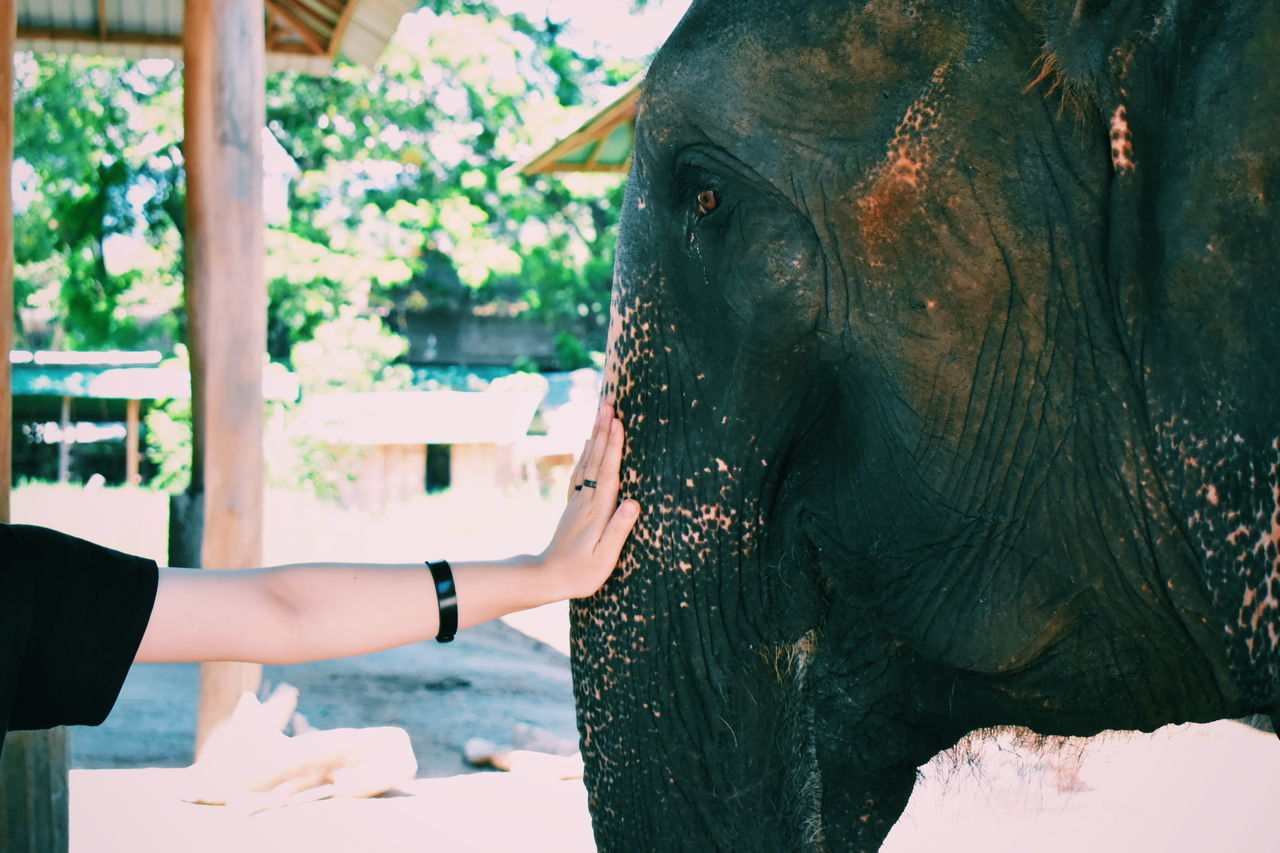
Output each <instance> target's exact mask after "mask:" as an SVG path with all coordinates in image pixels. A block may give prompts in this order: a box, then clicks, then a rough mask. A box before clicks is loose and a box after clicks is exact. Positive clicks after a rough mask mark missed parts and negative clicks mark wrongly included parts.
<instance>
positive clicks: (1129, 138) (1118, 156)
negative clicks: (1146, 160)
mask: <svg viewBox="0 0 1280 853" xmlns="http://www.w3.org/2000/svg"><path fill="white" fill-rule="evenodd" d="M1111 165H1112V167H1113V168H1115V170H1116V171H1117V172H1119V173H1120V174H1122V175H1125V174H1129V173H1131V172H1133V171H1134V170H1135V169H1137V168H1138V164H1137V163H1136V162H1135V161H1134V159H1133V134H1132V132H1131V131H1130V130H1129V119H1128V117H1127V116H1126V114H1125V107H1124V104H1120V105H1119V106H1118V107H1116V108H1115V111H1114V112H1113V113H1111Z"/></svg>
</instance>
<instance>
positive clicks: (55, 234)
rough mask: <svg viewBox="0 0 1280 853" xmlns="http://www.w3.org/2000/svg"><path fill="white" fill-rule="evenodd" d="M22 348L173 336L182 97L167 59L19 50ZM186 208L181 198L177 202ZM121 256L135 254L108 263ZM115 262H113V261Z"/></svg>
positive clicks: (136, 343) (138, 342) (142, 342)
mask: <svg viewBox="0 0 1280 853" xmlns="http://www.w3.org/2000/svg"><path fill="white" fill-rule="evenodd" d="M15 72H16V74H15V82H16V93H15V95H16V98H15V104H14V108H15V118H16V121H15V128H14V146H15V151H16V163H15V165H16V168H15V173H16V174H17V176H18V187H17V193H16V196H17V201H18V205H17V216H16V217H15V221H14V254H15V261H16V270H15V272H16V275H15V290H16V298H17V304H18V305H19V307H21V308H25V309H27V310H26V311H25V312H21V313H20V315H19V316H20V317H21V316H23V314H25V315H26V316H27V317H28V318H29V319H30V320H32V321H33V322H32V324H31V325H32V328H28V326H27V324H26V323H23V324H22V325H21V326H20V328H19V330H18V338H17V343H18V345H19V346H36V345H44V346H53V347H57V348H67V349H86V348H100V347H108V346H111V347H140V346H147V345H155V344H156V343H157V342H159V341H164V340H172V338H173V336H174V334H175V332H176V331H177V323H178V320H179V318H178V314H177V307H178V305H179V304H180V302H181V287H180V280H181V279H180V277H179V274H178V267H179V263H180V252H179V241H178V240H177V239H176V237H177V231H176V228H175V223H174V220H173V216H172V212H173V210H174V205H173V204H171V203H168V202H169V201H170V200H171V199H173V198H175V197H178V196H180V194H181V168H180V167H181V162H182V158H181V152H180V149H179V147H178V140H179V137H180V130H181V112H180V104H181V93H180V90H178V91H177V94H176V95H175V83H176V81H177V80H178V78H179V75H178V73H177V72H176V71H175V70H174V66H173V63H171V62H140V63H128V62H125V61H123V60H109V59H91V58H86V57H77V56H41V57H40V58H39V59H36V58H33V57H32V56H30V55H28V54H18V55H17V57H16V61H15ZM177 207H178V208H179V209H180V207H181V205H180V203H179V204H178V205H177ZM113 249H116V250H118V251H116V252H114V254H117V255H131V256H132V257H131V258H130V259H129V260H130V262H128V263H126V264H123V265H121V264H113V257H112V255H113ZM113 267H116V268H113Z"/></svg>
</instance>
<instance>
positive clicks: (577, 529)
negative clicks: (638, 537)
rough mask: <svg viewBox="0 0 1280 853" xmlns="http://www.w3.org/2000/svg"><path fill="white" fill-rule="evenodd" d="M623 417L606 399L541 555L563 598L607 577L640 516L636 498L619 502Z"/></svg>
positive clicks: (593, 586) (577, 594)
mask: <svg viewBox="0 0 1280 853" xmlns="http://www.w3.org/2000/svg"><path fill="white" fill-rule="evenodd" d="M622 443H623V434H622V422H621V421H619V420H618V419H617V418H616V417H614V413H613V407H612V406H610V405H608V404H605V405H602V406H601V407H600V411H599V412H598V413H597V414H596V422H595V426H594V427H593V429H592V431H591V438H590V439H588V440H587V444H586V447H584V448H583V451H582V456H581V457H580V458H579V459H578V464H577V465H576V466H574V469H573V475H572V476H571V477H570V479H569V503H568V506H566V507H565V510H564V515H562V516H561V517H560V523H559V525H557V526H556V532H555V535H554V536H553V537H552V538H551V544H550V545H548V546H547V550H546V551H544V552H543V553H542V555H541V557H540V560H541V562H542V564H543V566H544V567H545V569H546V570H547V572H548V574H549V575H550V577H552V578H554V579H555V582H556V584H557V585H558V589H560V590H561V591H562V593H563V594H562V595H561V597H562V598H583V597H585V596H588V595H591V594H592V593H593V592H595V591H596V590H597V589H599V588H600V586H601V585H602V584H603V583H604V582H605V580H606V579H607V578H608V577H609V575H610V573H612V572H613V568H614V566H616V565H617V563H618V555H619V554H620V553H621V552H622V545H623V543H625V542H626V541H627V536H628V535H630V533H631V528H632V527H633V526H635V523H636V519H637V518H638V517H639V516H640V504H638V503H637V502H636V501H634V500H630V499H627V500H624V501H622V502H621V503H619V502H618V489H619V486H620V479H619V473H618V472H619V468H620V467H621V465H622Z"/></svg>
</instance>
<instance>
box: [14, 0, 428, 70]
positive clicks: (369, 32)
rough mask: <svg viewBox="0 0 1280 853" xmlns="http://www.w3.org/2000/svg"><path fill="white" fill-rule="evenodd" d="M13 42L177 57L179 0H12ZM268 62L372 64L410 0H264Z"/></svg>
mask: <svg viewBox="0 0 1280 853" xmlns="http://www.w3.org/2000/svg"><path fill="white" fill-rule="evenodd" d="M9 1H10V0H6V2H9ZM16 3H17V13H18V39H17V44H16V47H17V49H18V50H32V51H36V52H38V53H80V54H92V55H98V56H123V57H126V58H128V59H144V58H170V59H181V58H182V25H183V6H184V3H183V0H16ZM263 5H264V7H265V9H266V26H267V28H266V42H267V68H268V70H272V71H278V70H293V71H303V72H307V73H310V74H326V73H328V71H329V69H330V67H331V66H332V65H333V60H334V59H335V58H336V57H337V55H338V54H339V53H341V54H343V55H344V56H346V57H347V58H348V59H350V60H351V61H353V62H358V63H360V64H361V65H370V66H371V65H373V64H374V63H375V62H376V61H377V59H378V55H379V54H381V53H382V49H383V48H384V47H386V45H387V42H388V41H389V40H390V39H391V36H392V34H393V33H395V31H396V27H397V25H398V24H399V23H400V18H401V17H402V16H403V15H404V14H405V13H406V12H408V11H410V10H411V9H413V8H415V7H416V6H417V5H418V3H417V0H264V3H263Z"/></svg>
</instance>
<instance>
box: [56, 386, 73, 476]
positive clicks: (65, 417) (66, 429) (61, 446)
mask: <svg viewBox="0 0 1280 853" xmlns="http://www.w3.org/2000/svg"><path fill="white" fill-rule="evenodd" d="M60 411H61V414H60V415H59V416H58V482H59V483H67V482H70V481H71V398H70V397H68V396H66V395H65V394H64V395H63V397H62V408H61V410H60Z"/></svg>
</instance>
